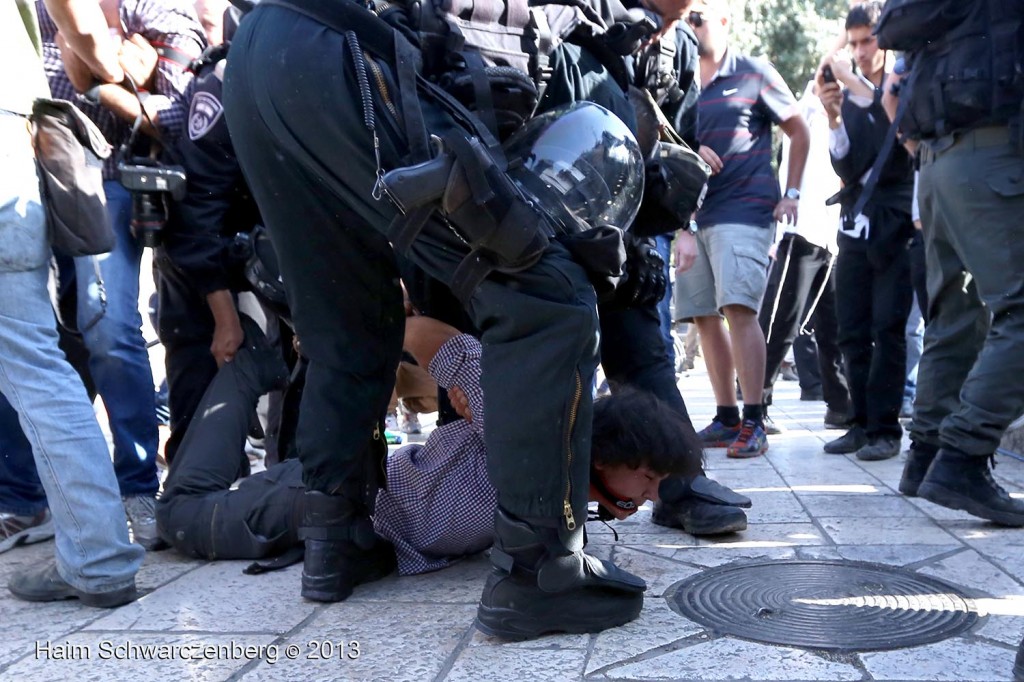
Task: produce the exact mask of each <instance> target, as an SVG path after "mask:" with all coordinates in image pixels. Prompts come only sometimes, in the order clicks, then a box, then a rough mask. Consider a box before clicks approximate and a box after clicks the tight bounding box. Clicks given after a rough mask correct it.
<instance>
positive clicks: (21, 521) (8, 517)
mask: <svg viewBox="0 0 1024 682" xmlns="http://www.w3.org/2000/svg"><path fill="white" fill-rule="evenodd" d="M52 537H53V517H52V516H50V510H49V509H44V510H43V511H41V512H39V513H38V514H36V515H35V516H17V515H15V514H6V513H0V554H2V553H4V552H6V551H7V550H9V549H14V548H15V547H17V546H18V545H31V544H33V543H36V542H42V541H43V540H49V539H50V538H52Z"/></svg>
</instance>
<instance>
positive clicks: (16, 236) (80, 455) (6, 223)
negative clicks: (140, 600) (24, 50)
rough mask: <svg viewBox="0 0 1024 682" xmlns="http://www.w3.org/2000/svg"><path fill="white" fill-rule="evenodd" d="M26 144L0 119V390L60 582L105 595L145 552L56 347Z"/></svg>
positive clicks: (76, 383)
mask: <svg viewBox="0 0 1024 682" xmlns="http://www.w3.org/2000/svg"><path fill="white" fill-rule="evenodd" d="M29 142H30V138H29V135H28V132H27V128H26V127H25V122H24V120H23V119H19V118H17V117H14V116H9V115H3V114H0V393H2V394H3V395H4V396H5V397H6V398H7V400H8V401H9V402H10V404H11V405H13V407H14V409H15V410H16V411H17V413H18V415H19V418H20V424H21V428H22V430H23V431H24V434H25V436H26V437H27V439H28V441H29V442H30V443H31V445H32V453H33V455H34V457H35V463H36V467H37V469H38V471H39V474H40V478H41V479H42V486H43V488H44V489H45V490H46V497H47V498H48V499H49V502H50V510H51V512H52V513H53V519H54V526H55V531H56V555H57V569H58V571H59V572H60V575H61V577H62V578H64V580H66V581H67V582H68V583H69V584H71V585H72V586H73V587H76V588H78V589H80V590H85V591H88V592H106V591H110V590H116V589H120V588H122V587H126V586H128V585H130V584H132V582H133V580H134V576H135V573H136V571H137V570H138V568H139V566H140V564H141V563H142V557H143V554H144V551H143V549H142V548H141V547H139V546H138V545H133V544H131V543H130V542H129V541H128V525H127V521H126V519H125V513H124V507H123V506H122V505H121V500H120V496H119V495H118V492H117V481H116V479H115V477H114V471H113V469H112V467H111V466H110V455H109V451H108V449H107V444H106V440H105V439H104V437H103V433H102V431H100V427H99V424H97V422H96V416H95V414H94V413H93V409H92V405H91V404H90V403H89V400H88V398H87V396H86V393H85V389H84V388H83V386H82V381H81V379H80V378H79V377H78V375H77V374H75V372H74V370H72V369H71V366H70V365H69V364H68V363H67V361H66V360H65V359H64V355H63V353H62V352H61V351H60V349H59V348H58V346H57V330H56V325H55V322H54V316H53V309H52V308H51V306H50V298H49V294H48V292H47V279H48V276H49V269H48V267H47V259H48V257H49V246H48V244H47V240H46V227H45V224H44V219H43V213H42V207H41V205H40V202H39V188H38V180H37V178H36V173H35V165H34V161H33V159H32V149H31V146H30V144H29ZM4 454H5V455H6V454H7V453H4Z"/></svg>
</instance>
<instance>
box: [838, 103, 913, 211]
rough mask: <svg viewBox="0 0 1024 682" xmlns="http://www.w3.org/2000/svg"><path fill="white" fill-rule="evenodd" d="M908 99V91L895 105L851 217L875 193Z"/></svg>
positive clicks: (861, 209)
mask: <svg viewBox="0 0 1024 682" xmlns="http://www.w3.org/2000/svg"><path fill="white" fill-rule="evenodd" d="M908 101H909V93H904V95H903V97H900V103H899V106H897V107H896V115H895V116H894V117H893V119H892V123H891V124H890V125H889V130H888V131H887V132H886V133H885V141H884V142H883V143H882V148H881V149H880V150H879V151H878V156H876V157H875V162H874V163H873V164H871V172H870V174H869V175H868V179H867V180H866V181H865V182H864V189H862V190H861V192H860V196H859V197H857V201H856V202H854V204H853V209H852V211H851V212H850V218H851V219H855V218H856V217H857V216H859V215H860V214H861V213H863V212H864V207H865V206H867V204H868V201H870V200H871V195H872V194H874V193H875V187H876V186H877V185H878V179H879V178H880V177H881V176H882V167H883V166H885V163H886V162H887V161H888V160H889V155H890V154H892V149H893V147H894V146H895V145H896V138H898V137H899V128H900V121H901V120H903V114H904V113H905V112H906V110H907V102H908Z"/></svg>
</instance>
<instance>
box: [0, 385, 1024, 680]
mask: <svg viewBox="0 0 1024 682" xmlns="http://www.w3.org/2000/svg"><path fill="white" fill-rule="evenodd" d="M681 386H682V389H683V391H684V396H686V398H687V402H688V404H689V405H690V408H691V412H692V413H693V414H694V415H695V421H696V422H697V426H698V428H700V427H701V426H703V422H704V420H705V419H707V418H708V417H709V415H711V414H712V413H713V410H714V407H713V404H712V402H713V401H712V400H711V398H710V390H709V385H708V384H707V379H706V376H704V375H703V373H701V372H695V373H691V376H688V377H684V379H683V380H682V384H681ZM776 396H777V397H776V401H777V404H776V406H775V407H774V408H773V410H772V414H773V416H774V417H775V419H776V421H777V422H779V423H781V424H782V425H783V426H785V427H786V428H787V429H788V432H787V433H786V434H784V435H781V436H775V437H772V438H771V449H770V451H769V452H768V455H767V456H766V457H763V458H760V459H756V460H739V461H735V460H728V459H726V457H725V452H724V450H712V451H709V452H708V456H707V463H708V469H709V471H710V473H711V474H712V476H714V477H715V478H717V479H718V480H720V481H722V482H723V483H726V484H728V485H730V486H732V487H734V488H736V489H738V490H740V491H742V492H744V493H745V494H747V495H749V496H750V497H751V498H752V499H753V501H754V507H753V509H752V510H750V513H749V518H750V526H749V528H748V530H747V531H746V532H744V533H739V534H735V535H732V536H727V537H724V538H721V539H718V540H716V541H708V540H696V539H694V538H693V537H691V536H689V535H685V534H682V533H679V532H674V531H670V530H667V529H664V528H660V527H658V526H654V525H652V524H651V523H650V510H649V509H643V510H641V511H640V512H639V513H638V514H636V516H634V517H633V518H632V519H631V520H629V521H627V522H622V523H617V524H615V528H616V529H617V530H618V533H619V540H618V541H615V539H614V537H613V535H612V533H611V532H610V531H609V530H608V528H606V527H605V526H602V525H600V524H591V526H589V527H588V528H589V532H590V542H591V544H590V547H591V551H592V552H593V553H595V554H597V555H600V556H603V557H606V558H613V559H614V560H615V561H616V562H617V563H618V564H619V565H620V566H623V567H624V568H627V569H629V570H631V571H633V572H635V573H637V574H639V575H641V576H643V577H644V578H645V579H646V580H647V582H648V585H649V590H648V593H647V598H646V602H645V605H644V610H643V612H642V614H641V616H640V618H639V619H638V620H637V621H635V622H633V623H630V624H628V625H626V626H625V627H621V628H618V629H615V630H611V631H608V632H604V633H601V634H598V635H574V636H550V637H545V638H542V639H539V640H536V641H531V642H525V643H518V644H503V643H500V642H497V641H494V640H491V639H489V638H487V637H485V636H483V635H481V634H480V633H479V632H477V631H476V630H475V628H474V627H473V619H474V614H475V609H476V601H477V598H478V597H479V594H480V588H481V586H482V583H483V577H484V574H485V572H486V571H487V569H488V562H487V559H486V558H485V557H477V558H473V559H470V560H467V561H464V562H462V563H460V564H458V565H456V566H454V567H452V568H450V569H448V570H445V571H441V572H438V573H433V574H429V575H423V576H417V577H411V578H401V579H399V578H396V577H391V578H388V579H385V580H383V581H380V582H378V583H375V584H372V585H368V586H364V587H361V588H359V589H357V591H356V593H355V595H354V596H353V597H352V598H351V599H349V600H348V601H346V602H344V603H341V604H332V605H323V604H315V603H311V602H304V601H302V600H301V599H300V598H299V596H298V591H299V576H300V571H301V569H300V567H298V566H293V567H291V568H289V569H287V570H285V571H282V572H279V573H271V574H267V575H261V576H247V575H243V574H242V572H241V570H242V568H243V567H244V566H245V564H246V562H226V561H225V562H218V563H204V562H199V561H193V560H189V559H184V558H182V557H179V556H176V555H175V554H173V553H171V552H169V551H165V552H159V553H151V554H150V555H149V556H148V557H147V559H146V563H145V566H144V567H143V569H142V571H141V573H140V574H139V585H140V587H142V588H143V589H144V590H146V591H148V594H146V595H145V596H144V597H143V598H142V599H140V600H139V601H138V602H136V603H133V604H129V605H127V606H124V607H121V608H119V609H116V610H114V611H98V610H93V609H89V608H85V607H82V606H79V605H77V604H75V603H71V602H69V603H58V604H28V603H24V602H19V601H16V600H15V599H13V598H12V597H11V596H10V595H9V594H8V593H7V591H6V590H2V592H0V635H2V640H0V680H17V681H20V680H30V681H32V682H43V681H48V680H54V681H61V682H64V681H67V680H145V681H146V682H157V681H160V680H228V679H230V680H242V681H244V682H256V681H262V680H268V681H270V680H275V681H276V680H387V681H392V680H412V681H416V682H419V681H430V680H439V681H440V680H445V681H448V682H455V681H462V680H510V681H514V682H527V681H533V680H558V681H562V680H579V679H585V680H725V679H744V680H1008V679H1010V678H1011V672H1010V670H1011V667H1012V664H1013V657H1014V653H1015V651H1016V648H1017V644H1018V642H1019V641H1020V638H1021V635H1022V634H1024V586H1022V585H1024V551H1022V550H1024V530H1013V529H1005V528H999V527H996V526H993V525H991V524H988V523H986V522H983V521H980V520H976V519H973V518H972V517H969V516H968V515H966V514H962V513H957V512H951V511H948V510H945V509H942V508H939V507H936V506H934V505H931V504H929V503H927V502H924V501H922V500H912V499H906V498H903V497H901V496H900V495H898V494H897V493H896V492H895V488H896V485H897V482H898V480H899V476H900V472H901V469H902V462H903V459H904V457H903V456H900V457H899V458H897V459H894V460H890V461H886V462H865V463H862V462H859V461H857V460H856V459H854V458H851V457H842V456H829V455H824V454H822V452H821V445H822V443H823V442H824V441H825V440H827V439H829V438H832V437H835V436H838V435H840V434H839V433H838V432H834V431H833V432H826V431H824V430H823V428H822V415H823V412H824V406H823V405H821V404H820V403H805V402H800V401H799V400H797V389H796V384H795V383H788V382H780V386H779V389H778V391H777V394H776ZM702 397H703V398H702ZM996 476H997V478H998V479H1000V481H1001V482H1002V483H1003V484H1004V485H1005V486H1006V487H1007V488H1008V489H1010V490H1011V491H1013V492H1015V493H1018V494H1019V493H1020V492H1021V491H1022V490H1024V464H1022V463H1021V462H1018V461H1014V460H1012V459H1008V458H1001V459H1000V460H999V466H998V468H997V469H996ZM52 551H53V545H52V543H49V542H47V543H42V544H41V545H36V546H32V547H27V548H18V549H15V550H13V551H11V552H8V553H6V554H4V555H2V556H0V581H2V583H3V584H6V582H7V577H8V576H9V575H10V573H11V572H12V571H14V570H16V569H18V568H21V567H24V566H30V565H34V564H37V563H39V562H42V561H44V560H47V559H48V558H49V557H50V556H51V553H52ZM756 558H762V559H763V558H769V559H787V558H789V559H792V558H803V559H821V558H827V559H851V560H862V561H872V562H879V563H884V564H892V565H897V566H904V567H907V568H910V569H913V570H915V571H919V572H921V573H923V574H927V575H931V576H936V577H939V578H942V579H944V580H946V581H948V582H951V583H953V584H956V585H959V586H961V587H962V588H964V589H965V591H967V593H968V594H969V595H970V596H972V597H976V598H977V599H976V600H974V601H973V602H972V603H973V604H974V607H975V608H976V609H977V610H978V611H979V612H981V613H982V614H984V615H983V617H982V618H980V619H979V621H978V623H977V625H976V626H975V627H974V628H973V629H972V630H971V631H969V632H968V633H966V634H965V635H963V636H960V637H956V638H953V639H950V640H946V641H943V642H940V643H937V644H932V645H926V646H921V647H916V648H910V649H902V650H896V651H888V652H874V653H861V654H855V655H836V654H826V653H823V652H815V651H808V650H802V649H797V648H790V647H775V646H768V645H763V644H757V643H752V642H747V641H743V640H739V639H734V638H729V637H722V636H719V635H717V634H716V633H714V632H710V631H707V630H705V629H704V628H703V627H701V626H700V625H697V624H696V623H693V622H690V621H688V620H686V619H685V618H683V617H682V616H680V615H678V614H676V613H675V612H674V611H672V610H670V609H669V607H668V606H667V603H666V600H665V598H664V595H665V592H666V590H668V589H669V587H670V586H671V585H673V584H674V583H676V582H677V581H680V580H682V579H684V578H687V577H689V576H692V575H695V574H697V573H698V572H699V571H701V570H702V569H704V568H708V567H712V566H718V565H722V564H726V563H731V562H742V561H747V560H751V559H756ZM355 643H357V644H355ZM259 647H262V651H260V650H259ZM261 654H262V657H260V655H261ZM86 658H88V660H85V659H86ZM160 658H163V659H167V660H159V659H160ZM62 659H64V660H62ZM66 659H72V660H66ZM154 659H157V660H154Z"/></svg>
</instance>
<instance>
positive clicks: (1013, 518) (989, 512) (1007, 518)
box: [917, 481, 1024, 528]
mask: <svg viewBox="0 0 1024 682" xmlns="http://www.w3.org/2000/svg"><path fill="white" fill-rule="evenodd" d="M917 494H918V496H919V497H923V498H924V499H926V500H928V501H929V502H933V503H935V504H937V505H939V506H941V507H947V508H949V509H959V510H961V511H965V512H967V513H968V514H972V515H974V516H977V517H980V518H983V519H987V520H989V521H992V522H993V523H998V524H1000V525H1003V526H1011V527H1013V528H1020V527H1022V526H1024V514H1015V513H1013V512H1001V511H998V510H995V509H992V508H990V507H986V506H985V505H983V504H981V503H980V502H978V501H977V500H975V499H973V498H970V497H967V496H966V495H962V494H960V493H958V492H954V491H952V490H950V489H949V488H946V487H944V486H941V485H939V484H937V483H929V482H927V481H925V482H924V483H922V484H921V486H920V487H919V488H918V489H917Z"/></svg>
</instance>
